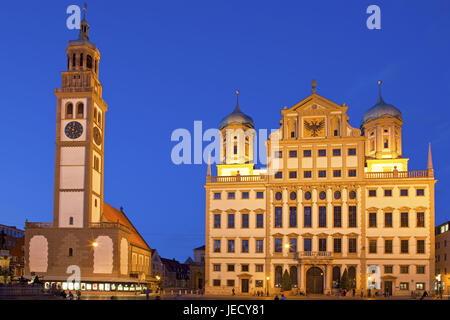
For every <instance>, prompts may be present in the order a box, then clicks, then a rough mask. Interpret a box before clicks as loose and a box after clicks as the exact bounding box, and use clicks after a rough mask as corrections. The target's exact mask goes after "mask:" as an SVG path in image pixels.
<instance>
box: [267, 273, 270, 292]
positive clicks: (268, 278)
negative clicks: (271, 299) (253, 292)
mask: <svg viewBox="0 0 450 320" xmlns="http://www.w3.org/2000/svg"><path fill="white" fill-rule="evenodd" d="M266 280H267V296H269V280H270V277H267V278H266Z"/></svg>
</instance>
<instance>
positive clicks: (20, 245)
mask: <svg viewBox="0 0 450 320" xmlns="http://www.w3.org/2000/svg"><path fill="white" fill-rule="evenodd" d="M10 255H11V262H10V267H11V269H12V274H13V275H12V277H13V279H16V280H17V279H18V278H20V277H23V275H24V265H25V237H22V238H20V239H19V241H18V242H16V245H15V246H14V248H12V249H11V250H10Z"/></svg>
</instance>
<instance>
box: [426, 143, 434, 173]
mask: <svg viewBox="0 0 450 320" xmlns="http://www.w3.org/2000/svg"><path fill="white" fill-rule="evenodd" d="M427 171H428V175H429V176H433V175H434V169H433V159H432V156H431V142H429V143H428V161H427Z"/></svg>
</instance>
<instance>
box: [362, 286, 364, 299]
mask: <svg viewBox="0 0 450 320" xmlns="http://www.w3.org/2000/svg"><path fill="white" fill-rule="evenodd" d="M361 298H364V289H363V288H361Z"/></svg>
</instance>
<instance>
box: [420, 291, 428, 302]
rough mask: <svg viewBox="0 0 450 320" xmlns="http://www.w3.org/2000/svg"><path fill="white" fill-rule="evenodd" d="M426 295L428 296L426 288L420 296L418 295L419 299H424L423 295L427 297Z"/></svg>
mask: <svg viewBox="0 0 450 320" xmlns="http://www.w3.org/2000/svg"><path fill="white" fill-rule="evenodd" d="M427 296H428V292H427V291H426V290H424V291H423V294H422V296H421V297H420V300H423V299H425V297H427Z"/></svg>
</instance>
